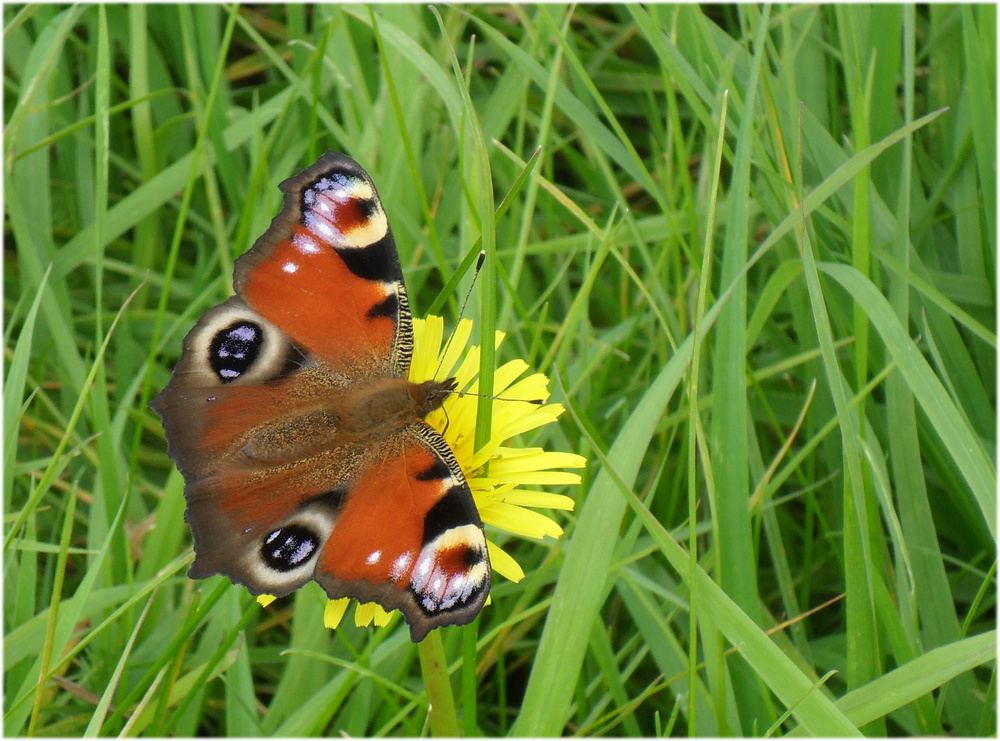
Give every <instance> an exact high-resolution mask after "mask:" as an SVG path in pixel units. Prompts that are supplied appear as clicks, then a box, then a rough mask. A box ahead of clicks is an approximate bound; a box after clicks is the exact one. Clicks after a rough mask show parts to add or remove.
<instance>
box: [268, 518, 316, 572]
mask: <svg viewBox="0 0 1000 741" xmlns="http://www.w3.org/2000/svg"><path fill="white" fill-rule="evenodd" d="M318 547H319V538H318V537H317V536H316V534H315V533H313V531H312V530H310V529H309V528H305V527H302V526H301V525H288V526H287V527H281V528H278V529H277V530H275V531H274V532H272V533H271V534H270V535H268V536H267V537H266V538H264V545H263V546H262V547H261V555H262V556H263V557H264V562H265V563H266V564H267V565H268V566H270V567H271V568H272V569H274V570H275V571H293V570H295V569H297V568H299V567H301V566H303V565H305V564H306V563H308V562H309V561H310V560H311V559H312V557H313V556H315V555H316V552H317V549H318Z"/></svg>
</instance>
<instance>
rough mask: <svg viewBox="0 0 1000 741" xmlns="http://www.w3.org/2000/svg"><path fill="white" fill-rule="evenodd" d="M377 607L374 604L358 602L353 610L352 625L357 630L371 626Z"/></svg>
mask: <svg viewBox="0 0 1000 741" xmlns="http://www.w3.org/2000/svg"><path fill="white" fill-rule="evenodd" d="M376 607H378V605H376V604H375V603H374V602H359V603H358V606H357V607H355V608H354V624H355V625H357V626H358V627H359V628H364V627H367V626H369V625H371V624H372V620H374V619H375V608H376Z"/></svg>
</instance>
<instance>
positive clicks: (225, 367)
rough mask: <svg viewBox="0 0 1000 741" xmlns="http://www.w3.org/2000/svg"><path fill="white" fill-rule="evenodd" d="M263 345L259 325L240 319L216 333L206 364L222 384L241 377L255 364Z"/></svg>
mask: <svg viewBox="0 0 1000 741" xmlns="http://www.w3.org/2000/svg"><path fill="white" fill-rule="evenodd" d="M263 344H264V332H263V330H262V329H261V328H260V326H259V325H257V324H254V323H253V322H250V321H247V320H246V319H241V320H239V321H237V322H234V323H233V324H230V325H229V326H228V327H226V328H225V329H223V330H221V331H219V332H217V333H216V335H215V337H213V338H212V344H211V345H210V346H209V348H208V362H209V363H210V364H211V366H212V370H214V371H215V375H217V376H218V377H219V380H220V381H222V382H223V383H230V382H231V381H235V380H236V379H237V378H239V377H240V376H242V375H243V374H244V373H246V372H247V371H248V370H250V367H251V366H252V365H253V364H254V363H255V362H256V360H257V356H258V355H259V354H260V349H261V347H262V346H263Z"/></svg>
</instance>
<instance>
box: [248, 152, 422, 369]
mask: <svg viewBox="0 0 1000 741" xmlns="http://www.w3.org/2000/svg"><path fill="white" fill-rule="evenodd" d="M279 187H280V188H281V190H282V192H283V193H284V206H283V208H282V209H281V212H280V213H279V214H278V215H277V216H276V217H275V218H274V220H273V221H272V222H271V226H270V227H269V228H268V230H267V231H266V232H265V233H264V234H263V235H262V236H261V237H260V239H258V240H257V241H256V242H255V243H254V245H253V247H251V248H250V249H249V250H248V251H247V252H246V253H244V254H243V255H242V256H241V257H240V258H239V259H238V260H237V261H236V270H235V279H234V287H235V290H236V293H237V295H239V296H240V297H241V298H242V299H243V300H244V301H246V303H247V305H248V306H250V307H251V308H252V309H254V310H255V311H256V312H258V313H259V314H260V315H261V316H263V317H265V318H266V319H268V320H269V321H271V322H273V323H274V324H275V325H277V326H278V327H280V328H281V329H282V330H283V331H284V332H286V333H287V334H288V335H289V336H290V337H291V338H292V339H293V340H294V341H295V343H296V344H297V345H299V346H300V347H302V348H304V349H306V350H309V351H311V352H312V353H313V354H315V355H317V356H319V357H320V358H322V359H323V360H324V361H325V362H326V364H327V365H329V366H330V368H332V369H333V370H336V371H340V372H342V373H344V374H345V375H346V376H347V377H349V378H359V377H378V376H382V377H384V376H395V377H399V378H405V377H406V375H407V373H408V371H409V366H410V356H411V354H412V352H413V329H412V322H411V314H410V308H409V303H408V301H407V297H406V287H405V285H404V282H403V270H402V267H401V265H400V263H399V255H398V253H397V251H396V243H395V240H394V239H393V236H392V229H391V228H390V227H389V222H388V219H387V217H386V214H385V210H384V208H383V206H382V202H381V200H380V199H379V197H378V192H377V191H376V190H375V185H374V183H372V180H371V178H370V177H369V176H368V173H367V172H365V170H364V169H363V168H362V167H361V166H360V165H359V164H358V163H357V162H355V161H354V160H352V159H351V158H350V157H347V156H346V155H343V154H339V153H337V152H332V151H328V152H326V153H325V154H324V155H323V156H321V157H320V158H319V159H318V160H317V161H316V162H315V163H314V164H313V165H311V166H310V167H308V168H307V169H305V170H304V171H303V172H301V173H299V174H298V175H296V176H295V177H293V178H290V179H288V180H285V181H284V182H282V183H281V185H280V186H279ZM333 328H336V331H333Z"/></svg>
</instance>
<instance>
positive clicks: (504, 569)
mask: <svg viewBox="0 0 1000 741" xmlns="http://www.w3.org/2000/svg"><path fill="white" fill-rule="evenodd" d="M486 548H487V550H488V551H489V553H490V565H491V566H492V567H493V571H494V573H497V574H500V576H502V577H504V578H506V579H510V580H511V581H512V582H519V581H521V579H523V578H524V571H523V570H522V569H521V567H520V566H518V565H517V561H515V560H514V559H513V558H511V557H510V556H509V555H508V554H507V552H506V551H505V550H504V549H503V548H501V547H500V546H498V545H497V544H496V543H493V542H491V541H489V540H487V541H486Z"/></svg>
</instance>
